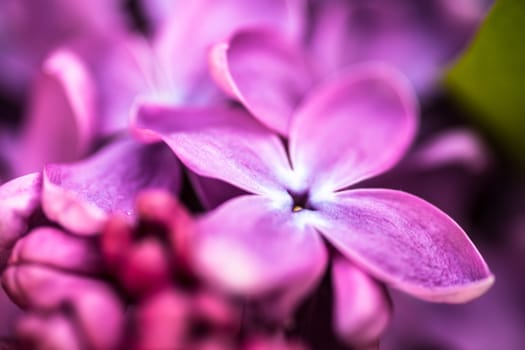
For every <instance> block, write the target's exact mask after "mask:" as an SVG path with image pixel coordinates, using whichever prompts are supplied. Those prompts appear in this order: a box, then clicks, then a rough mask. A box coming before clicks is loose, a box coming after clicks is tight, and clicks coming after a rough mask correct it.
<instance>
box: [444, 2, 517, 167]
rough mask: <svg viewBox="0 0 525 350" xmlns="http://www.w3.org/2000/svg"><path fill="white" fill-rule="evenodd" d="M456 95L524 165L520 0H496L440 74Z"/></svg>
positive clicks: (486, 128) (488, 130)
mask: <svg viewBox="0 0 525 350" xmlns="http://www.w3.org/2000/svg"><path fill="white" fill-rule="evenodd" d="M446 83H447V85H448V87H449V88H450V89H451V91H452V93H453V95H455V96H456V97H458V99H459V101H460V102H462V103H464V104H465V105H466V106H467V107H469V108H470V109H471V110H472V111H473V112H475V113H472V115H473V116H474V117H475V118H477V121H478V122H479V123H480V124H481V125H482V126H483V127H484V128H485V130H487V132H489V133H490V134H491V136H492V137H493V138H494V139H496V140H498V141H499V142H500V144H501V146H502V147H503V148H504V149H505V150H506V151H508V152H509V153H510V154H511V155H512V156H514V157H515V158H516V159H517V160H519V162H520V163H521V165H522V166H524V165H525V1H523V0H499V1H497V2H496V3H495V5H494V7H493V8H492V10H491V12H490V13H489V15H488V17H487V19H486V20H485V23H484V24H483V25H482V27H481V29H480V31H479V33H478V35H477V37H476V39H475V40H474V42H473V44H472V46H471V47H470V49H469V50H468V51H467V53H466V54H465V55H464V56H463V57H462V58H461V59H460V60H459V61H458V63H457V64H456V65H455V66H454V67H453V68H452V69H451V71H450V72H449V74H448V77H447V79H446Z"/></svg>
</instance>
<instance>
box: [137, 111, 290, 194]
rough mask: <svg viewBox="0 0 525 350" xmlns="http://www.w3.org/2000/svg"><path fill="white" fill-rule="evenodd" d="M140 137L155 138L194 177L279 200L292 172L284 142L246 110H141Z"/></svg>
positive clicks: (138, 116)
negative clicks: (193, 174) (170, 150)
mask: <svg viewBox="0 0 525 350" xmlns="http://www.w3.org/2000/svg"><path fill="white" fill-rule="evenodd" d="M135 127H136V129H137V132H139V133H143V134H152V133H153V134H156V135H158V136H159V137H161V138H162V139H163V140H164V141H165V142H166V143H167V144H168V145H169V146H170V148H171V149H172V150H173V152H175V154H176V155H177V157H179V159H180V160H181V161H182V162H183V163H184V165H186V166H187V167H188V168H190V169H191V170H192V171H194V172H195V173H197V174H199V175H202V176H207V177H212V178H215V179H219V180H223V181H225V182H228V183H230V184H232V185H235V186H238V187H240V188H242V189H244V190H246V191H249V192H253V193H258V194H272V193H274V194H275V193H277V195H280V194H281V193H282V192H283V184H284V183H286V181H288V180H289V179H290V172H291V170H290V166H289V163H288V159H287V156H286V152H285V150H284V147H283V145H282V143H281V140H279V138H278V137H277V136H276V135H275V134H273V133H271V132H270V131H269V130H266V129H265V128H264V127H263V126H261V125H260V124H258V123H257V122H256V121H254V120H253V118H252V117H251V116H250V115H248V114H246V113H245V112H244V111H242V110H236V109H225V108H223V109H218V108H216V109H175V108H169V107H160V106H142V107H141V108H140V109H139V111H138V114H137V120H136V125H135Z"/></svg>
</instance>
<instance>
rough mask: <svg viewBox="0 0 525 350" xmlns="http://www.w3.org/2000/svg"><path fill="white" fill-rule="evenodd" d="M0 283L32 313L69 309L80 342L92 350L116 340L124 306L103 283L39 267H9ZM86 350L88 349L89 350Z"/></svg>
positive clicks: (118, 338)
mask: <svg viewBox="0 0 525 350" xmlns="http://www.w3.org/2000/svg"><path fill="white" fill-rule="evenodd" d="M2 283H3V285H4V287H5V288H6V290H7V291H8V292H9V294H10V295H11V296H13V297H14V299H15V300H17V302H18V303H19V304H20V305H22V306H24V307H27V308H30V309H33V310H42V311H44V310H60V309H61V308H62V307H63V305H64V304H68V305H69V306H71V307H72V314H73V317H75V321H76V322H77V325H78V327H80V331H81V332H82V333H83V336H84V337H85V338H84V339H85V340H86V341H88V345H89V346H91V348H94V349H112V348H114V347H115V345H116V344H117V342H118V340H120V336H121V330H122V328H121V327H122V326H123V321H124V306H123V305H122V303H121V301H120V299H119V297H118V295H117V294H116V293H115V291H113V289H112V288H110V287H109V286H108V285H107V284H106V283H104V282H102V281H99V280H96V279H92V278H88V277H84V276H81V275H75V274H68V273H64V272H61V271H59V270H54V269H52V268H49V267H46V266H43V265H37V264H34V265H28V264H25V265H20V266H12V267H9V268H8V269H6V270H5V272H4V274H3V276H2ZM89 346H88V347H89Z"/></svg>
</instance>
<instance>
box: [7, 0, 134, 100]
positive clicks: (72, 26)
mask: <svg viewBox="0 0 525 350" xmlns="http://www.w3.org/2000/svg"><path fill="white" fill-rule="evenodd" d="M120 6H121V4H120V2H119V1H116V0H109V1H106V0H94V1H89V2H86V3H82V4H79V3H73V2H71V1H67V0H65V1H64V0H45V1H31V0H5V1H2V3H1V4H0V87H1V88H2V89H3V92H4V93H9V94H20V93H23V92H26V91H24V90H25V89H26V88H27V86H28V85H29V83H30V82H31V80H32V79H33V75H34V74H35V73H36V72H37V70H38V68H39V66H40V64H41V63H42V61H43V60H44V58H45V57H46V56H47V55H48V54H49V52H51V51H52V50H53V49H55V48H56V47H58V46H60V45H63V44H65V43H67V42H69V41H71V40H75V39H77V38H79V37H83V36H86V35H93V34H96V33H102V32H115V31H121V30H123V28H124V16H123V14H122V11H120Z"/></svg>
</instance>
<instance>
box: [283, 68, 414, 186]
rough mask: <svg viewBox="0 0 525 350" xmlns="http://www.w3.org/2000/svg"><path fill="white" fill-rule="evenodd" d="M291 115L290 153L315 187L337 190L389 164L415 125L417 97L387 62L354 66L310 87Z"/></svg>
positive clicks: (399, 154)
mask: <svg viewBox="0 0 525 350" xmlns="http://www.w3.org/2000/svg"><path fill="white" fill-rule="evenodd" d="M310 96H311V98H310V99H309V100H307V101H306V102H305V103H304V104H303V105H302V106H301V107H299V110H298V111H297V112H296V114H295V116H294V117H293V118H294V119H293V121H292V126H291V129H290V157H291V160H292V165H293V168H294V170H295V171H296V172H297V173H298V174H299V175H300V176H301V177H303V178H304V179H305V180H306V181H307V182H308V183H310V184H311V185H312V186H313V187H314V188H315V187H318V186H322V188H323V189H324V190H329V191H333V190H338V189H342V188H345V187H347V186H349V185H351V184H353V183H356V182H358V181H360V180H363V179H366V178H369V177H372V176H374V175H377V174H380V173H382V172H384V171H386V170H388V169H389V168H391V167H392V166H393V165H394V164H395V163H396V162H397V161H398V160H399V159H400V158H401V157H402V156H403V154H404V153H405V151H406V149H407V148H408V146H409V145H410V142H411V141H412V138H413V136H414V132H415V129H416V113H417V107H416V101H415V98H414V96H413V94H412V91H411V90H410V88H409V87H408V84H407V83H406V81H405V80H404V78H403V77H402V76H401V75H400V74H399V73H398V72H397V71H396V70H394V69H392V68H390V67H389V66H386V65H383V64H379V63H370V64H363V65H360V66H356V67H354V68H353V69H351V70H349V71H347V72H346V73H345V74H343V75H342V76H341V77H339V78H337V79H336V80H333V81H330V82H328V83H327V84H326V85H324V86H322V87H321V88H319V89H318V90H317V91H314V92H313V93H312V94H311V95H310Z"/></svg>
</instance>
